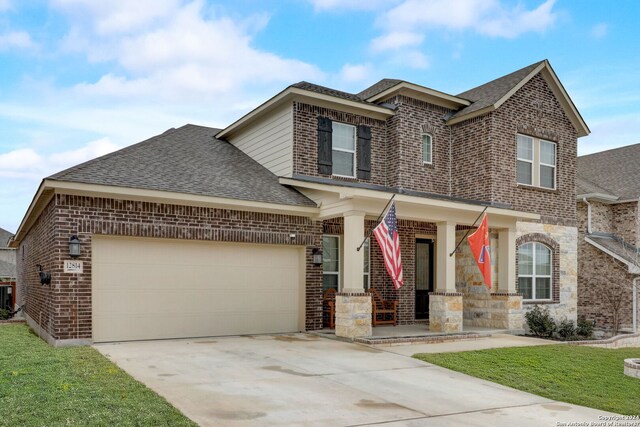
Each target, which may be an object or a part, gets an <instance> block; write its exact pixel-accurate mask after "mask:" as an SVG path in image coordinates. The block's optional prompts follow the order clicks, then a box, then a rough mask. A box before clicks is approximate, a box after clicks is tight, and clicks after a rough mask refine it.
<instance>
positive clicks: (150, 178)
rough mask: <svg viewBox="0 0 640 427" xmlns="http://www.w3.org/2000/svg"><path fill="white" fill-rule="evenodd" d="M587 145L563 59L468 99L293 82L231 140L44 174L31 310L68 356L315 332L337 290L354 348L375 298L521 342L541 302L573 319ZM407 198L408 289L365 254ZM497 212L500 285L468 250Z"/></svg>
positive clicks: (177, 139)
mask: <svg viewBox="0 0 640 427" xmlns="http://www.w3.org/2000/svg"><path fill="white" fill-rule="evenodd" d="M588 133H589V129H588V127H587V126H586V124H585V123H584V121H583V120H582V118H581V116H580V114H579V113H578V111H577V109H576V107H575V106H574V104H573V103H572V101H571V99H570V98H569V96H568V95H567V93H566V91H565V90H564V88H563V86H562V84H561V83H560V81H559V80H558V78H557V76H556V74H555V73H554V71H553V69H552V68H551V66H550V64H549V63H548V61H546V60H545V61H541V62H538V63H535V64H532V65H530V66H528V67H525V68H523V69H521V70H518V71H516V72H514V73H511V74H509V75H506V76H504V77H501V78H498V79H496V80H493V81H491V82H489V83H486V84H484V85H482V86H479V87H476V88H474V89H471V90H468V91H466V92H463V93H461V94H458V95H450V94H446V93H443V92H440V91H437V90H434V89H430V88H428V87H425V86H421V85H418V84H414V83H409V82H406V81H402V80H390V79H384V80H381V81H380V82H378V83H376V84H374V85H373V86H371V87H369V88H367V89H365V90H363V91H362V92H360V93H357V94H351V93H345V92H341V91H338V90H334V89H329V88H326V87H321V86H317V85H314V84H310V83H306V82H302V83H298V84H294V85H292V86H289V87H288V88H286V89H285V90H283V91H282V92H280V93H279V94H277V95H275V96H274V97H273V98H271V99H269V100H268V101H267V102H265V103H264V104H262V105H260V106H259V107H258V108H256V109H254V110H253V111H251V112H250V113H248V114H247V115H245V116H244V117H242V118H240V119H239V120H237V121H236V122H234V123H233V124H231V125H230V126H228V127H227V128H225V129H221V130H220V129H211V128H206V127H201V126H194V125H186V126H183V127H181V128H178V129H170V130H168V131H166V132H165V133H163V134H161V135H157V136H155V137H153V138H151V139H149V140H147V141H144V142H141V143H139V144H136V145H133V146H130V147H128V148H125V149H123V150H120V151H118V152H115V153H112V154H109V155H106V156H103V157H100V158H98V159H95V160H92V161H89V162H87V163H84V164H81V165H78V166H75V167H72V168H70V169H68V170H65V171H62V172H60V173H57V174H55V175H52V176H50V177H48V178H45V179H44V180H43V182H42V184H41V186H40V188H39V189H38V192H37V194H36V195H35V197H34V200H33V203H32V204H31V206H30V207H29V209H28V212H27V213H26V215H25V217H24V220H23V221H22V224H21V226H20V229H19V230H18V231H17V233H16V236H15V238H14V239H13V242H12V244H13V245H14V246H16V247H18V248H19V249H18V263H19V283H20V291H21V302H24V303H26V309H25V314H26V317H27V320H28V322H29V323H30V324H32V325H35V324H38V325H39V327H38V330H40V331H42V335H43V337H44V338H45V339H47V340H48V341H49V342H52V343H56V344H72V343H86V342H91V341H94V342H100V341H117V340H135V339H154V338H173V337H197V336H215V335H234V334H258V333H272V332H293V331H303V330H317V329H320V328H322V327H323V322H322V295H323V292H324V291H325V290H327V289H329V288H331V287H333V288H336V289H337V290H338V292H339V293H338V296H337V299H336V305H337V307H336V311H337V315H336V334H337V335H340V336H346V337H357V336H367V335H370V334H371V314H370V313H371V300H370V297H369V296H368V295H367V294H366V293H365V290H366V289H367V288H368V287H372V288H375V289H376V290H378V291H379V292H380V293H381V294H383V295H384V297H385V298H387V299H394V300H397V301H398V311H399V313H398V317H399V323H400V324H413V323H416V322H421V321H427V320H428V322H429V328H430V329H431V330H433V331H442V332H459V331H462V330H463V329H464V327H465V326H480V327H492V328H501V329H508V330H515V331H517V330H521V329H522V328H523V311H524V310H526V309H527V307H531V306H532V304H533V303H540V304H546V305H548V307H549V308H550V309H551V310H552V312H553V313H554V315H555V316H557V317H559V316H566V317H568V318H570V319H575V318H576V299H577V295H576V291H577V279H576V269H577V265H576V264H577V259H576V245H577V228H576V204H575V173H576V145H577V138H578V137H580V136H584V135H587V134H588ZM393 195H395V204H396V209H397V217H398V225H399V235H400V241H401V253H402V263H403V268H404V286H403V287H401V288H400V289H399V290H397V291H396V290H395V289H394V288H393V287H392V284H391V281H390V279H389V277H388V276H387V273H386V271H385V267H384V264H383V258H382V255H381V252H380V250H379V247H378V245H377V244H376V243H375V241H372V242H368V243H366V244H365V245H364V246H363V249H361V250H358V247H359V246H360V245H361V243H362V241H363V239H365V237H366V236H367V235H368V233H369V231H370V230H371V228H372V227H374V226H375V225H376V220H377V218H378V216H379V215H380V213H381V211H382V210H383V208H384V207H385V205H386V204H387V202H388V201H389V199H390V198H391V197H392V196H393ZM485 208H486V211H487V213H488V217H489V227H490V230H491V262H492V264H493V270H494V274H493V282H494V283H493V286H492V288H491V289H490V290H489V289H488V288H487V287H486V286H485V285H483V284H482V277H481V276H480V274H479V273H478V271H477V268H476V266H475V263H474V261H473V258H472V257H471V255H470V251H469V249H468V245H466V243H465V244H462V245H461V246H460V249H459V250H458V251H457V252H456V253H454V249H455V247H456V244H457V243H458V241H459V240H460V239H462V237H463V236H464V234H465V232H466V231H467V230H469V229H470V228H471V227H472V226H473V225H474V221H475V220H476V219H477V217H478V215H479V214H480V213H481V212H482V211H483V210H484V209H485ZM70 242H71V243H70ZM78 242H79V245H80V249H79V254H78V255H77V256H76V255H75V250H76V248H77V246H76V244H77V243H78ZM36 265H41V266H42V269H43V272H44V273H50V274H51V281H50V284H47V283H45V284H41V280H40V276H41V274H40V272H39V268H37V267H36ZM45 276H46V275H45ZM45 282H46V281H45ZM425 328H426V326H425Z"/></svg>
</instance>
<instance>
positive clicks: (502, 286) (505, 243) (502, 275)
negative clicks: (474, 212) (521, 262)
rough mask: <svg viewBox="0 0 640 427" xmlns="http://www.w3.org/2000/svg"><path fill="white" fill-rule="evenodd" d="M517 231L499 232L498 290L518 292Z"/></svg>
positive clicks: (505, 230)
mask: <svg viewBox="0 0 640 427" xmlns="http://www.w3.org/2000/svg"><path fill="white" fill-rule="evenodd" d="M516 250H517V249H516V230H515V229H513V228H503V229H501V230H499V231H498V290H499V291H500V292H509V293H515V292H516Z"/></svg>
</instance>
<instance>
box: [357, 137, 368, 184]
mask: <svg viewBox="0 0 640 427" xmlns="http://www.w3.org/2000/svg"><path fill="white" fill-rule="evenodd" d="M356 157H357V158H358V178H359V179H371V128H370V127H369V126H365V125H359V126H358V147H357V150H356Z"/></svg>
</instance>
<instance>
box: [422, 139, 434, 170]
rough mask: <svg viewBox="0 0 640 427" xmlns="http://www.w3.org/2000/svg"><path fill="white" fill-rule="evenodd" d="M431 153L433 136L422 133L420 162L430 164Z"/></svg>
mask: <svg viewBox="0 0 640 427" xmlns="http://www.w3.org/2000/svg"><path fill="white" fill-rule="evenodd" d="M432 155H433V137H432V136H431V135H430V134H428V133H423V134H422V162H423V163H428V164H431V163H433V161H432Z"/></svg>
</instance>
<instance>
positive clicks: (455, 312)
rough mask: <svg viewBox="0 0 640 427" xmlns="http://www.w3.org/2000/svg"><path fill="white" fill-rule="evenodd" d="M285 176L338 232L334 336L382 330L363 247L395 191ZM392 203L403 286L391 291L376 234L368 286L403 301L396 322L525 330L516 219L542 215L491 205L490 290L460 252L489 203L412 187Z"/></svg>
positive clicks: (445, 328) (432, 328) (442, 328)
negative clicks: (518, 285) (518, 282)
mask: <svg viewBox="0 0 640 427" xmlns="http://www.w3.org/2000/svg"><path fill="white" fill-rule="evenodd" d="M281 181H286V182H283V183H286V184H288V185H294V186H295V187H296V188H298V189H299V190H300V191H302V192H303V193H304V194H305V195H307V196H308V197H310V198H311V199H313V200H314V201H316V202H317V203H318V205H319V206H320V215H319V219H320V220H322V221H323V222H324V225H325V227H324V229H325V233H326V234H332V235H337V236H339V238H340V239H339V240H340V272H339V280H338V283H339V285H338V289H337V290H338V293H337V295H336V299H335V334H336V335H337V336H341V337H347V338H358V337H370V336H373V335H374V334H375V333H381V331H382V330H383V329H382V328H380V327H378V328H375V331H374V329H373V328H372V321H371V320H372V308H371V296H370V295H369V294H368V293H367V292H366V291H367V289H366V288H367V283H366V281H363V271H365V253H364V251H362V250H358V248H359V247H360V245H361V243H362V241H363V239H364V238H365V236H367V234H368V233H369V231H370V229H371V228H372V227H374V226H375V225H377V222H376V221H377V218H378V216H379V215H380V213H381V212H382V210H383V209H384V207H385V205H386V204H387V202H388V201H389V199H390V198H391V197H392V195H393V194H394V193H392V192H390V191H381V189H374V188H362V187H360V186H354V185H345V186H344V187H341V186H336V185H328V184H324V183H320V182H307V181H299V180H294V179H286V180H282V179H281ZM394 201H395V204H396V213H397V218H398V230H399V235H400V247H401V254H402V264H403V270H404V286H403V287H402V288H400V289H399V290H397V291H396V290H395V289H393V286H392V285H391V281H390V279H389V278H388V275H387V273H386V270H385V268H384V263H383V261H382V256H381V252H380V250H379V248H378V245H377V242H375V238H373V237H372V239H371V242H370V245H369V247H370V248H371V249H370V250H371V252H370V254H369V255H368V257H367V258H369V259H368V261H369V263H368V264H369V265H368V267H369V276H370V283H369V286H370V287H371V288H374V289H376V290H377V291H378V292H379V293H380V294H382V295H383V296H384V298H385V299H392V300H398V304H397V305H398V308H397V310H398V313H397V317H398V324H399V325H414V324H418V326H419V327H420V328H421V330H422V331H424V332H426V331H427V328H428V332H429V333H433V334H438V333H440V334H441V333H451V334H456V333H462V332H464V331H466V330H470V329H472V328H489V329H493V330H503V331H505V330H506V331H514V332H515V331H519V330H521V329H522V320H523V313H522V296H521V295H520V294H518V293H517V289H516V224H517V222H518V221H519V220H523V219H525V220H535V219H539V216H538V215H537V214H531V213H527V212H519V211H514V210H512V209H509V208H508V207H505V206H489V207H487V213H488V217H489V228H490V236H491V248H490V255H491V263H492V273H493V274H492V279H493V280H492V281H493V283H492V288H491V290H489V289H488V288H487V287H486V286H485V285H484V284H483V283H482V276H481V274H480V273H479V271H478V269H477V267H476V265H475V261H474V259H473V257H472V255H471V252H470V250H469V246H468V244H467V243H466V242H463V243H462V244H461V245H460V247H459V249H458V250H457V251H456V250H455V248H456V245H457V243H458V242H459V241H460V240H461V239H462V238H463V237H464V234H465V233H466V231H467V230H468V229H469V228H470V227H471V226H472V225H473V224H474V221H475V220H476V219H477V218H478V215H479V214H480V213H481V212H482V211H483V210H484V209H485V207H486V206H485V205H483V204H481V203H479V202H474V201H466V200H454V199H452V198H446V197H441V196H434V195H424V194H420V193H412V192H401V193H396V196H395V199H394ZM420 323H422V324H421V325H420ZM427 325H428V326H427ZM398 327H399V326H398ZM389 329H390V328H389V327H385V328H384V330H385V331H386V330H389ZM379 331H380V332H379Z"/></svg>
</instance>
